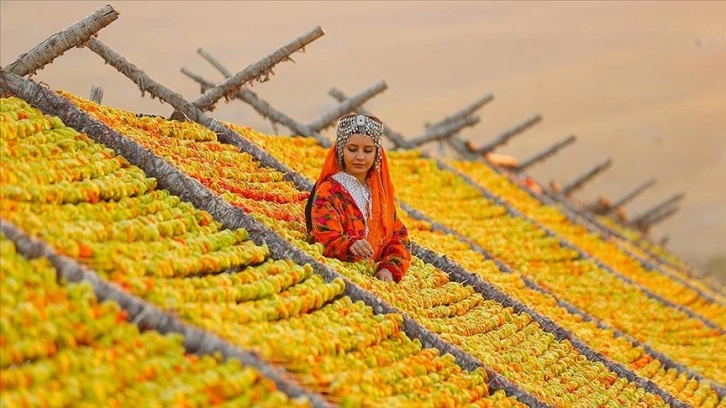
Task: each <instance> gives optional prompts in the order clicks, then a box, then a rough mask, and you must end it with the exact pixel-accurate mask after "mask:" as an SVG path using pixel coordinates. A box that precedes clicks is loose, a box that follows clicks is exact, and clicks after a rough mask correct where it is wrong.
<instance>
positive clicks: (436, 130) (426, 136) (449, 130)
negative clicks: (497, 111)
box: [411, 116, 480, 147]
mask: <svg viewBox="0 0 726 408" xmlns="http://www.w3.org/2000/svg"><path fill="white" fill-rule="evenodd" d="M479 120H480V119H479V116H467V117H463V118H458V119H455V120H453V121H451V122H450V123H448V124H446V125H443V126H436V127H430V128H428V129H426V131H425V132H424V133H423V134H421V135H419V136H417V137H415V138H413V139H411V144H412V145H414V146H417V147H419V146H421V145H423V144H426V143H428V142H433V141H435V140H441V139H445V138H447V137H451V136H452V135H454V134H455V133H457V132H459V131H460V130H461V129H463V128H465V127H471V126H474V125H476V124H477V123H479Z"/></svg>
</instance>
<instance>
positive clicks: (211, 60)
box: [197, 48, 234, 93]
mask: <svg viewBox="0 0 726 408" xmlns="http://www.w3.org/2000/svg"><path fill="white" fill-rule="evenodd" d="M197 54H199V55H201V56H202V58H204V59H205V60H207V62H209V63H210V64H212V66H213V67H214V68H217V70H218V71H219V72H221V73H222V75H224V77H225V78H230V77H231V76H233V75H234V74H233V73H232V71H230V70H228V69H227V67H225V66H224V65H223V64H222V63H221V62H219V60H218V59H216V58H214V57H213V56H212V54H210V53H208V52H207V51H205V50H204V49H203V48H197ZM215 86H216V85H215ZM202 93H204V92H202Z"/></svg>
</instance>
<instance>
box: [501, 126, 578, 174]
mask: <svg viewBox="0 0 726 408" xmlns="http://www.w3.org/2000/svg"><path fill="white" fill-rule="evenodd" d="M576 140H577V137H575V135H572V136H570V137H568V138H566V139H564V140H560V141H559V142H556V143H555V144H553V145H552V146H550V147H548V148H547V149H545V150H543V151H541V152H539V153H537V154H535V155H534V156H532V157H530V158H528V159H526V160H524V161H523V162H522V163H521V164H520V165H519V166H517V167H515V168H514V172H515V173H521V172H523V171H524V170H526V169H528V168H529V167H532V166H533V165H535V164H537V163H539V162H542V161H544V160H547V159H548V158H549V157H552V156H553V155H554V154H555V153H557V152H559V151H560V150H562V149H563V148H565V147H566V146H569V145H571V144H573V143H575V141H576Z"/></svg>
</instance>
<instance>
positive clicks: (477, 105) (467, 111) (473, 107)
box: [427, 93, 494, 127]
mask: <svg viewBox="0 0 726 408" xmlns="http://www.w3.org/2000/svg"><path fill="white" fill-rule="evenodd" d="M493 100H494V94H492V93H488V94H486V95H484V96H482V97H481V98H479V99H477V100H475V101H474V102H472V103H471V104H469V105H468V106H466V107H464V108H463V109H461V110H459V111H458V112H456V113H454V114H453V115H451V116H447V117H445V118H444V119H442V120H440V121H438V122H436V123H434V124H431V125H428V126H427V127H436V126H446V125H448V124H449V123H451V122H453V121H455V120H458V119H460V118H465V117H467V116H469V115H472V114H473V113H474V112H476V111H478V110H479V109H481V108H483V107H484V105H486V104H488V103H489V102H491V101H493Z"/></svg>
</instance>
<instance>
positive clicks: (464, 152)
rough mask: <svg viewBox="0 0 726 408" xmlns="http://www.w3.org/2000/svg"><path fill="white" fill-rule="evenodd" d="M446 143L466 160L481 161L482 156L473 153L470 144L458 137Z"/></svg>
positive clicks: (453, 137)
mask: <svg viewBox="0 0 726 408" xmlns="http://www.w3.org/2000/svg"><path fill="white" fill-rule="evenodd" d="M446 142H447V143H448V144H449V146H451V147H452V148H453V149H454V151H456V153H458V154H459V156H461V158H462V159H464V160H479V159H480V158H481V156H478V155H476V154H474V153H472V152H471V150H469V144H468V143H467V142H465V141H464V140H463V139H461V138H460V137H458V136H452V137H450V138H448V139H446Z"/></svg>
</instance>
